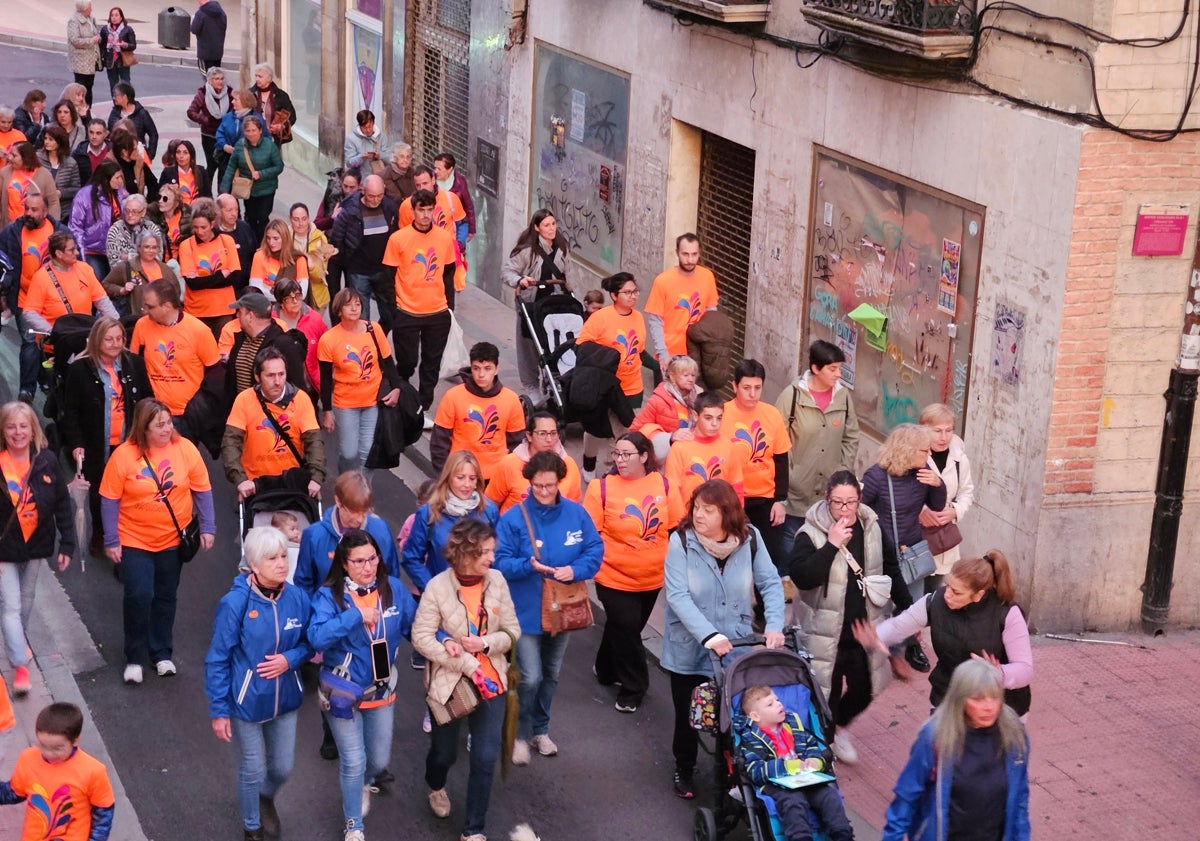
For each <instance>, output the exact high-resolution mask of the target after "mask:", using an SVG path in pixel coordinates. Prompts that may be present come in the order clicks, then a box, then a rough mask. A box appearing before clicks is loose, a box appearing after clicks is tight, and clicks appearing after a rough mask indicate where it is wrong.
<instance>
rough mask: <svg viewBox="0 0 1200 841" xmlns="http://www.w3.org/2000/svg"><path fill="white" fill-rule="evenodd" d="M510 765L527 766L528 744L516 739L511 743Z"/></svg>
mask: <svg viewBox="0 0 1200 841" xmlns="http://www.w3.org/2000/svg"><path fill="white" fill-rule="evenodd" d="M512 763H513V765H528V764H529V742H527V741H525V740H524V739H517V740H516V741H514V742H513V752H512Z"/></svg>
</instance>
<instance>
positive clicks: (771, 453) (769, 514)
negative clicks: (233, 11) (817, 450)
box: [721, 359, 792, 565]
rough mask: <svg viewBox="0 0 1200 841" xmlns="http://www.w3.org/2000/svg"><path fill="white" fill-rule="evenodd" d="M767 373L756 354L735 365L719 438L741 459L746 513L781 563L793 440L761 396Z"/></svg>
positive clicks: (777, 412)
mask: <svg viewBox="0 0 1200 841" xmlns="http://www.w3.org/2000/svg"><path fill="white" fill-rule="evenodd" d="M766 377H767V369H766V368H764V367H763V366H762V363H760V362H758V361H757V360H754V359H743V360H742V361H741V362H739V363H738V364H737V367H736V368H734V369H733V387H734V397H733V399H732V400H730V401H729V402H728V403H726V404H725V417H724V419H723V420H722V421H721V438H722V439H724V440H725V441H727V442H729V443H730V444H732V445H733V449H734V453H735V455H736V456H737V457H738V458H739V459H740V460H741V462H742V481H743V482H744V484H745V490H746V499H745V502H744V507H745V509H746V516H747V517H749V518H750V522H751V523H753V524H754V527H755V528H757V529H758V530H759V532H760V533H761V534H762V536H763V542H764V543H766V545H767V551H768V552H770V553H771V560H773V561H775V563H776V564H780V565H782V564H784V563H785V562H786V560H787V559H786V558H785V557H784V553H783V520H784V517H786V516H787V507H786V506H787V495H788V453H789V452H791V449H792V439H791V436H790V435H788V431H787V426H786V425H785V424H784V422H783V416H782V415H780V414H779V410H778V409H776V408H775V407H774V406H772V405H771V404H770V403H767V402H765V401H763V399H762V389H763V381H764V380H765V379H766Z"/></svg>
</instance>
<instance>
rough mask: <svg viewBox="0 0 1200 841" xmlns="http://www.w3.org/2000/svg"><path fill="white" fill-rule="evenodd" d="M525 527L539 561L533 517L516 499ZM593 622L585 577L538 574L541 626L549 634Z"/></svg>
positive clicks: (536, 558)
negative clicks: (573, 578) (566, 578)
mask: <svg viewBox="0 0 1200 841" xmlns="http://www.w3.org/2000/svg"><path fill="white" fill-rule="evenodd" d="M519 505H520V508H521V516H522V517H524V518H525V527H526V528H527V529H529V543H530V545H532V546H533V557H534V560H536V561H537V562H538V563H541V562H542V552H541V549H540V547H539V545H538V539H537V535H536V534H534V532H533V521H532V520H530V519H529V511H528V509H526V508H525V503H524V502H521V503H519ZM594 624H595V619H594V618H593V617H592V600H591V597H590V596H589V595H588V589H587V582H586V581H571V582H562V581H559V580H557V579H555V578H546V577H543V578H542V630H543V631H544V632H545V633H547V634H549V635H550V636H552V637H553V636H557V635H558V634H561V633H562V632H563V631H581V630H583V629H584V628H590V627H592V625H594Z"/></svg>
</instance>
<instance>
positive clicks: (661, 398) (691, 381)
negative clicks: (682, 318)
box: [629, 355, 700, 461]
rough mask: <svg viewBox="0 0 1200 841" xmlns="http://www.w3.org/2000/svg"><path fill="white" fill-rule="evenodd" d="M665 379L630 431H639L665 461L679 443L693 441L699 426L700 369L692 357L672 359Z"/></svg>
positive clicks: (640, 412)
mask: <svg viewBox="0 0 1200 841" xmlns="http://www.w3.org/2000/svg"><path fill="white" fill-rule="evenodd" d="M666 374H667V375H666V377H665V378H664V379H663V381H662V382H661V383H659V384H658V385H657V386H655V388H654V393H653V394H651V395H650V399H649V400H647V401H646V405H645V406H643V407H642V408H641V410H640V411H638V413H637V417H635V418H634V419H633V423H632V424H631V425H630V427H629V429H630V431H632V432H640V433H642V434H643V435H645V436H646V437H647V438H649V439H650V443H651V444H653V445H654V455H655V456H656V457H657V458H658V460H659V461H665V460H666V458H667V453H668V452H670V450H671V445H672V444H673V443H675V442H676V441H691V440H692V430H693V429H694V428H695V426H696V409H695V403H696V395H698V394H699V393H700V389H699V388H697V387H696V377H697V376H699V374H700V366H699V365H698V364H697V363H696V360H695V359H692V358H691V357H690V356H683V355H680V356H672V357H671V361H670V362H668V363H667V371H666Z"/></svg>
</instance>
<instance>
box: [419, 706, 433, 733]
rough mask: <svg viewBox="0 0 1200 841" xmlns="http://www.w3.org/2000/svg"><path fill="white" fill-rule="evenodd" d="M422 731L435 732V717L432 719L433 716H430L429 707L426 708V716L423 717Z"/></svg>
mask: <svg viewBox="0 0 1200 841" xmlns="http://www.w3.org/2000/svg"><path fill="white" fill-rule="evenodd" d="M421 732H422V733H431V732H433V719H431V718H430V717H429V710H428V709H427V710H425V717H424V718H423V719H421Z"/></svg>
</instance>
